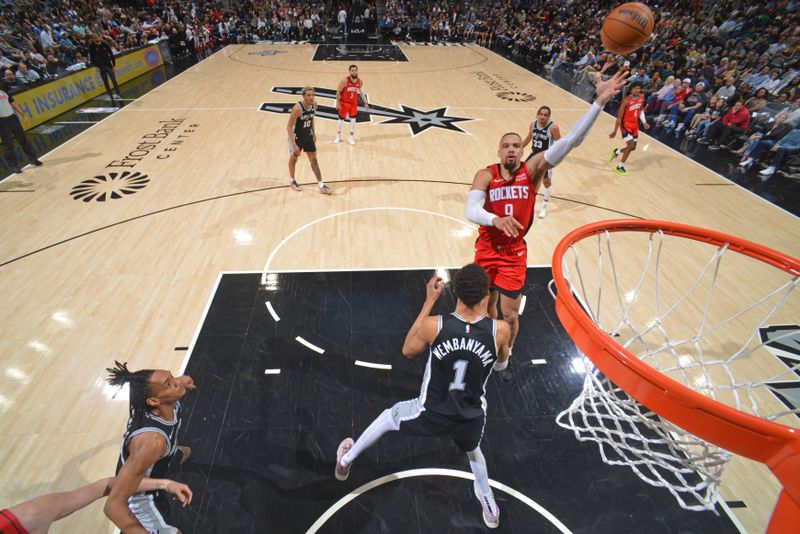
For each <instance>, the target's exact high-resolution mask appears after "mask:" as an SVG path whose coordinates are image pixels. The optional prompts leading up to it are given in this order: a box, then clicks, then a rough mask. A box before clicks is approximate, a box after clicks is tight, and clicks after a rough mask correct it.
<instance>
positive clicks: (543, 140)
mask: <svg viewBox="0 0 800 534" xmlns="http://www.w3.org/2000/svg"><path fill="white" fill-rule="evenodd" d="M552 125H553V121H548V122H547V124H545V125H544V127H543V128H539V121H534V123H533V128H531V153H532V154H538V153H539V152H544V151H545V150H547V149H548V148H550V142H551V141H552V140H553V134H552V132H551V131H550V127H551V126H552Z"/></svg>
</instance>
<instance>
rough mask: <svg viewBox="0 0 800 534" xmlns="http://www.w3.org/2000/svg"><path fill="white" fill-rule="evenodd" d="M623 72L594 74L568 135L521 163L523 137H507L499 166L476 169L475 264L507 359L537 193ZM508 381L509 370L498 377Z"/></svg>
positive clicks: (471, 205) (472, 205) (470, 201)
mask: <svg viewBox="0 0 800 534" xmlns="http://www.w3.org/2000/svg"><path fill="white" fill-rule="evenodd" d="M627 77H628V74H627V71H619V72H617V73H616V74H615V75H614V76H613V77H611V78H609V79H608V80H606V81H603V80H602V79H601V78H600V75H599V74H598V75H597V99H596V100H595V102H594V104H592V107H591V108H589V111H587V112H586V113H584V115H583V116H582V117H581V118H580V119H578V120H577V121H576V122H575V124H573V125H572V128H571V129H570V130H569V132H568V133H567V134H566V135H565V136H564V137H562V138H561V139H559V140H558V141H555V142H554V143H553V144H552V145H550V147H549V148H548V149H547V150H545V151H544V152H539V153H538V154H535V155H534V156H533V157H532V158H529V159H528V160H527V161H525V162H524V163H523V161H522V150H523V148H522V137H520V136H519V134H517V133H507V134H505V135H503V137H501V138H500V146H499V147H498V149H497V155H498V156H499V157H500V163H494V164H492V165H489V166H488V167H486V168H485V169H481V170H479V171H478V172H477V173H476V174H475V178H474V179H473V181H472V189H471V190H470V192H469V194H468V196H467V209H466V212H467V219H469V220H470V221H472V222H474V223H476V224H479V225H481V226H480V228H478V240H477V241H476V242H475V263H477V264H479V265H481V266H482V267H483V268H484V269H486V273H487V274H488V275H489V282H490V289H491V293H490V298H489V302H488V305H489V307H488V314H489V316H490V317H494V318H496V317H497V316H498V314H497V306H498V303H499V305H500V311H501V312H502V313H503V319H504V320H505V321H506V322H507V323H508V325H509V327H510V328H511V339H510V340H509V354H510V351H511V348H512V347H513V346H514V340H515V339H516V337H517V332H518V331H519V318H518V315H519V306H520V302H521V300H522V288H523V286H524V285H525V272H526V269H527V256H528V248H527V245H526V244H525V239H524V238H525V234H526V233H527V232H528V230H529V229H530V227H531V223H532V222H533V213H534V210H533V208H534V203H535V201H536V193H537V191H538V190H539V187H540V185H541V183H542V179H543V178H544V175H545V173H546V172H547V171H548V170H550V169H552V168H553V167H555V166H556V165H558V164H559V163H561V162H562V161H563V160H564V158H565V157H566V155H567V154H568V153H569V152H570V151H571V150H572V149H573V148H575V147H576V146H578V145H580V144H581V142H582V141H583V139H584V137H586V134H587V133H589V130H590V129H591V127H592V125H593V124H594V122H595V120H597V117H598V115H600V112H601V111H602V109H603V106H604V105H605V103H606V102H608V100H609V99H610V98H611V97H612V96H613V95H614V94H616V93H617V92H618V91H619V90H620V88H621V87H622V86H623V85H625V81H626V80H627ZM501 376H502V378H503V380H506V381H508V380H510V379H511V367H510V366H509V368H508V369H506V370H505V371H504V372H503V373H502V374H501Z"/></svg>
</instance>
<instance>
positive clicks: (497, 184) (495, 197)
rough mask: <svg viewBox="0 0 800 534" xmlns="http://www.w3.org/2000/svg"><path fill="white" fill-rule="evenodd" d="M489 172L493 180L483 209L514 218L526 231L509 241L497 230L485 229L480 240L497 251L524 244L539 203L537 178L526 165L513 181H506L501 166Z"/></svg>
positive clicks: (480, 234) (483, 227)
mask: <svg viewBox="0 0 800 534" xmlns="http://www.w3.org/2000/svg"><path fill="white" fill-rule="evenodd" d="M487 169H488V170H489V171H490V172H491V173H492V180H491V182H489V190H488V195H487V196H486V202H485V203H484V206H483V209H485V210H486V211H488V212H489V213H493V214H495V215H496V216H498V217H508V216H511V217H514V218H515V219H516V220H517V221H518V222H519V223H520V224H522V229H521V230H520V231H519V235H518V236H517V237H508V236H506V235H505V234H504V233H503V232H502V231H501V230H498V229H497V228H495V227H494V226H481V227H480V228H479V229H478V239H481V240H484V241H488V242H490V243H491V245H492V248H494V249H499V248H503V247H507V246H510V245H515V244H517V243H520V242H522V240H523V238H524V237H525V234H527V233H528V230H529V229H530V227H531V223H532V222H533V206H534V204H535V202H536V191H535V189H534V184H533V177H532V176H531V174H530V172H529V171H528V168H527V166H526V165H524V164H523V165H522V166H521V167H520V168H519V169H517V170H516V171H515V173H514V175H513V177H512V178H511V179H509V180H506V179H505V178H503V175H502V174H501V173H500V165H499V164H494V165H490V166H489V167H487Z"/></svg>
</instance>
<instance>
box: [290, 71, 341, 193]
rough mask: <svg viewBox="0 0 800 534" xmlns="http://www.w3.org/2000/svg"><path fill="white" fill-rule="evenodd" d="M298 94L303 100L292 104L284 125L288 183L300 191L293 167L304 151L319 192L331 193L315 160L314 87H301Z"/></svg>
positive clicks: (331, 190) (315, 109) (315, 110)
mask: <svg viewBox="0 0 800 534" xmlns="http://www.w3.org/2000/svg"><path fill="white" fill-rule="evenodd" d="M300 94H301V95H302V96H303V100H301V101H300V102H298V103H297V104H295V105H294V106H292V114H291V115H289V123H288V124H287V125H286V132H287V133H288V134H289V184H290V185H291V186H292V189H294V190H295V191H301V189H300V186H299V185H298V184H297V180H295V179H294V168H295V166H296V165H297V158H299V157H300V152H305V153H306V154H307V155H308V161H309V162H310V163H311V170H313V171H314V175H315V176H316V177H317V184H319V192H320V193H322V194H323V195H332V194H333V189H331V188H330V187H328V186H327V185H325V182H323V181H322V172H321V171H320V170H319V162H318V161H317V145H316V140H317V131H316V129H315V128H314V114H315V113H316V112H317V104H316V102H314V88H313V87H308V86H306V87H303V89H302V90H301V91H300Z"/></svg>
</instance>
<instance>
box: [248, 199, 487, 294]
mask: <svg viewBox="0 0 800 534" xmlns="http://www.w3.org/2000/svg"><path fill="white" fill-rule="evenodd" d="M368 211H407V212H412V213H422V214H425V215H435V216H437V217H442V218H444V219H449V220H451V221H455V222H457V223H459V224H463V225H464V226H466V227H467V228H470V229H472V230H473V231H474V230H477V226H475V225H472V224H469V223H467V222H466V221H464V220H463V219H456V218H455V217H451V216H450V215H445V214H444V213H437V212H435V211H428V210H422V209H418V208H405V207H400V206H379V207H374V208H357V209H353V210H347V211H339V212H336V213H331V214H330V215H325V216H324V217H320V218H318V219H314V220H313V221H310V222H308V223H306V224H304V225H303V226H301V227H300V228H297V229H296V230H294V231H293V232H291V233H290V234H289V235H287V236H286V237H284V238H283V239H282V240H281V242H280V243H278V244H277V245H276V246H275V248H274V249H272V252H271V253H270V255H269V257H268V258H267V263H266V264H265V265H264V270H263V271H262V272H261V285H265V284H266V277H267V274H269V273H270V272H271V271H270V270H269V266H270V265H271V264H272V260H273V259H274V258H275V255H276V254H277V253H278V252H279V251H280V249H281V248H283V245H285V244H286V243H287V242H288V241H289V240H290V239H291V238H293V237H294V236H296V235H297V234H299V233H300V232H302V231H303V230H305V229H306V228H310V227H311V226H314V225H315V224H318V223H321V222H323V221H327V220H328V219H333V218H334V217H341V216H342V215H350V214H353V213H363V212H368Z"/></svg>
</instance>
